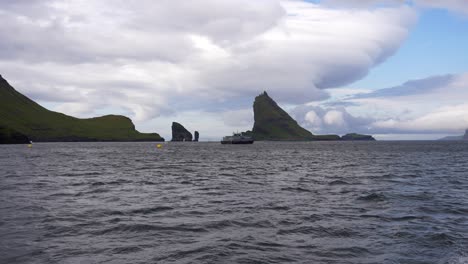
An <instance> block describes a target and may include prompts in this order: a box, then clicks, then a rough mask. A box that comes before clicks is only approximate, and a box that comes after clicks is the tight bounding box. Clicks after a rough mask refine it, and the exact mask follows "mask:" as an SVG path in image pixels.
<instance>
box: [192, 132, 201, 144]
mask: <svg viewBox="0 0 468 264" xmlns="http://www.w3.org/2000/svg"><path fill="white" fill-rule="evenodd" d="M199 136H200V134H199V133H198V131H195V133H194V137H195V138H194V139H193V141H195V142H198V138H199Z"/></svg>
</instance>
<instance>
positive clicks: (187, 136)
mask: <svg viewBox="0 0 468 264" xmlns="http://www.w3.org/2000/svg"><path fill="white" fill-rule="evenodd" d="M171 141H192V133H190V132H189V131H188V130H187V129H185V127H184V126H183V125H181V124H179V123H177V122H172V140H171Z"/></svg>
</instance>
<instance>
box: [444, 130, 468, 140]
mask: <svg viewBox="0 0 468 264" xmlns="http://www.w3.org/2000/svg"><path fill="white" fill-rule="evenodd" d="M439 140H441V141H456V140H468V129H467V130H466V131H465V135H463V136H448V137H444V138H441V139H439Z"/></svg>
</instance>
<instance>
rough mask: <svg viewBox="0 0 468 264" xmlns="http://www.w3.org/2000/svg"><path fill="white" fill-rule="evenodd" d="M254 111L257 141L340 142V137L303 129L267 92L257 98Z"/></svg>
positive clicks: (254, 130)
mask: <svg viewBox="0 0 468 264" xmlns="http://www.w3.org/2000/svg"><path fill="white" fill-rule="evenodd" d="M253 109H254V121H255V123H254V126H253V129H252V134H253V137H254V139H255V140H288V141H293V140H297V141H299V140H340V137H339V136H338V135H320V136H318V135H313V134H312V133H310V132H309V131H307V130H306V129H304V128H302V127H301V126H299V124H298V123H297V122H296V120H294V119H293V118H292V117H291V116H290V115H289V114H288V113H286V111H284V110H283V109H282V108H281V107H279V106H278V104H277V103H276V102H275V101H274V100H273V99H272V98H271V97H270V96H269V95H268V94H267V93H266V92H264V93H263V94H261V95H259V96H257V97H255V101H254V105H253Z"/></svg>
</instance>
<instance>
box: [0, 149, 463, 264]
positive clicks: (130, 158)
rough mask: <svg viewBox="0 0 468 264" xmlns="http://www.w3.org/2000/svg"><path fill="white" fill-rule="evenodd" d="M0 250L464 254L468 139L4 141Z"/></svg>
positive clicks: (448, 257) (2, 256)
mask: <svg viewBox="0 0 468 264" xmlns="http://www.w3.org/2000/svg"><path fill="white" fill-rule="evenodd" d="M0 263H449V264H452V263H453V264H455V263H468V143H466V142H308V143H286V142H256V143H254V144H253V145H221V144H219V143H201V142H200V143H166V144H164V145H163V148H161V149H158V148H156V143H43V144H35V145H34V146H33V148H31V149H28V148H27V147H26V146H25V145H5V146H0Z"/></svg>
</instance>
